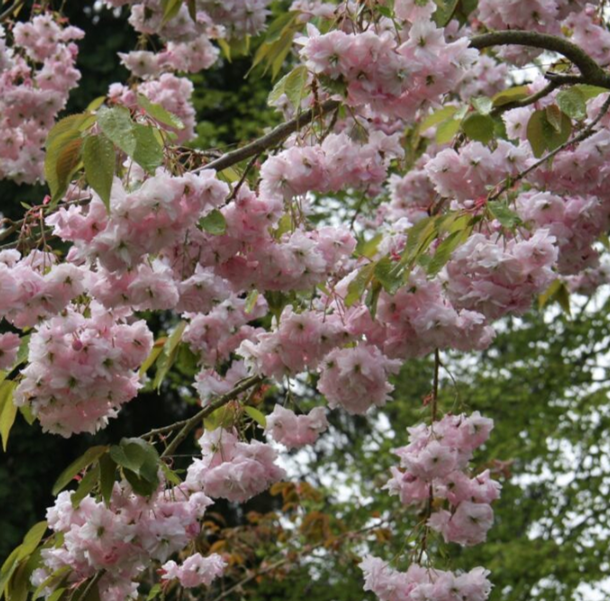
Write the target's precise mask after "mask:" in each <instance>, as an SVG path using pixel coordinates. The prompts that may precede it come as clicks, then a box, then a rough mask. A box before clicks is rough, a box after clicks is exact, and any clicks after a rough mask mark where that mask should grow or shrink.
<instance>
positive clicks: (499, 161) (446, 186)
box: [425, 140, 533, 207]
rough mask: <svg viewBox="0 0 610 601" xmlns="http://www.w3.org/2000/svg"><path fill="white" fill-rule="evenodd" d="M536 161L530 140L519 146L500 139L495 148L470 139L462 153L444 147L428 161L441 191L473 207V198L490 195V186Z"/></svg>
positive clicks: (429, 168) (438, 189)
mask: <svg viewBox="0 0 610 601" xmlns="http://www.w3.org/2000/svg"><path fill="white" fill-rule="evenodd" d="M532 162H533V156H532V153H531V150H530V146H529V144H528V143H523V144H520V145H519V146H515V145H514V144H511V143H510V142H507V141H505V140H498V144H497V147H496V149H495V150H493V151H492V150H490V149H489V148H488V147H487V146H484V145H483V144H481V143H480V142H469V143H468V144H465V145H464V146H462V147H461V148H460V150H459V152H458V151H456V150H454V149H452V148H446V149H444V150H441V151H440V152H439V153H438V154H437V155H436V156H434V157H433V158H430V159H429V160H428V161H427V162H426V165H425V171H426V173H427V174H428V177H429V178H430V180H431V181H432V183H433V184H434V187H435V189H436V191H437V192H438V193H439V194H441V195H442V196H444V197H447V198H450V199H455V200H457V201H458V202H459V203H460V205H462V206H465V207H471V206H472V204H473V203H472V201H473V200H476V199H478V198H480V197H486V196H487V194H488V192H489V188H490V187H492V186H494V185H496V184H497V183H498V182H502V181H503V180H504V179H505V178H507V177H511V176H515V175H516V174H517V173H519V172H520V171H524V170H525V169H526V168H527V167H529V165H530V164H531V163H532Z"/></svg>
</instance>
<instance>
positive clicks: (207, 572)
mask: <svg viewBox="0 0 610 601" xmlns="http://www.w3.org/2000/svg"><path fill="white" fill-rule="evenodd" d="M226 567H227V562H226V561H225V560H224V559H223V558H222V557H221V556H220V555H218V553H213V554H212V555H210V556H209V557H204V556H203V555H201V554H200V553H195V554H194V555H191V556H190V557H188V558H187V559H185V560H184V562H183V563H182V564H181V565H178V564H177V563H176V562H175V561H168V562H167V563H165V564H163V565H162V566H161V569H162V570H163V572H164V574H163V576H162V579H163V580H174V579H176V580H178V581H179V582H180V585H181V586H183V587H184V588H194V587H196V586H201V585H205V586H210V584H212V582H213V581H214V580H216V578H218V577H219V576H222V574H223V572H224V570H225V568H226Z"/></svg>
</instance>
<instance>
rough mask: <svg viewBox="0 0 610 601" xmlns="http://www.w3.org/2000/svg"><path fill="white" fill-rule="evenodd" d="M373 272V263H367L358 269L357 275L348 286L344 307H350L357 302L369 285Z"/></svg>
mask: <svg viewBox="0 0 610 601" xmlns="http://www.w3.org/2000/svg"><path fill="white" fill-rule="evenodd" d="M374 271H375V263H369V264H368V265H365V266H364V267H362V269H360V271H359V272H358V275H356V277H355V278H354V279H353V280H352V281H351V282H350V283H349V284H348V286H347V296H346V297H345V305H346V306H347V307H351V306H352V305H353V304H354V303H355V302H356V301H357V300H359V299H360V298H361V297H362V295H363V294H364V291H365V290H366V287H367V286H368V285H369V284H370V282H371V280H372V279H373V272H374Z"/></svg>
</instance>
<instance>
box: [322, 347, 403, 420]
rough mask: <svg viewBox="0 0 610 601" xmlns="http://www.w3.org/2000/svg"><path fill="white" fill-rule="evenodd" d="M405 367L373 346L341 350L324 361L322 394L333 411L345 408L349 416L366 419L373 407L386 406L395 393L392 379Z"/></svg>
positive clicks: (332, 353)
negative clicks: (392, 393)
mask: <svg viewBox="0 0 610 601" xmlns="http://www.w3.org/2000/svg"><path fill="white" fill-rule="evenodd" d="M401 364H402V362H401V361H399V360H396V359H388V358H387V357H386V356H385V355H384V354H383V353H382V352H381V351H380V350H379V349H378V348H377V347H376V346H373V345H370V344H364V343H360V344H358V345H357V346H354V347H348V348H337V349H334V350H333V351H331V352H330V353H329V354H328V355H326V357H325V358H324V361H323V364H322V366H321V368H320V380H319V381H318V390H319V391H320V392H321V393H322V394H323V395H324V396H325V397H326V400H327V401H328V405H329V407H330V408H331V409H334V408H335V407H338V406H341V407H342V408H343V409H345V411H347V412H348V413H351V414H355V415H362V414H364V413H366V412H367V411H368V410H369V409H370V408H371V407H373V406H376V407H383V405H385V404H386V401H388V400H389V398H390V396H389V395H390V393H391V392H392V391H393V390H394V387H393V386H392V385H391V384H390V383H389V382H388V376H389V374H396V373H398V370H399V369H400V366H401Z"/></svg>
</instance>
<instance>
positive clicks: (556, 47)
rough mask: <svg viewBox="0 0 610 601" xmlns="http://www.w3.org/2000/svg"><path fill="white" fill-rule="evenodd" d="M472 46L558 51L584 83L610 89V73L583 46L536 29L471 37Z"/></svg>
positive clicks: (479, 47) (478, 47)
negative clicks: (517, 47) (569, 62)
mask: <svg viewBox="0 0 610 601" xmlns="http://www.w3.org/2000/svg"><path fill="white" fill-rule="evenodd" d="M470 46H471V47H472V48H476V49H478V50H482V49H483V48H491V47H493V46H529V47H530V48H540V49H541V50H548V51H549V52H557V53H558V54H561V55H562V56H564V57H565V58H567V59H568V60H570V61H571V62H572V63H573V64H574V65H576V67H577V68H578V70H579V71H580V73H581V75H582V77H583V81H584V83H588V84H591V85H595V86H600V87H602V88H608V89H610V73H608V72H607V71H606V70H605V69H603V68H602V67H601V66H600V65H599V64H598V63H597V62H596V61H594V60H593V59H592V58H591V57H590V56H589V55H588V54H587V53H586V52H585V51H584V50H583V49H582V48H580V47H579V46H577V45H576V44H573V43H572V42H569V41H568V40H566V39H564V38H560V37H557V36H554V35H548V34H546V33H538V32H536V31H516V30H510V31H494V32H492V33H484V34H482V35H478V36H475V37H473V38H471V39H470Z"/></svg>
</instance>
